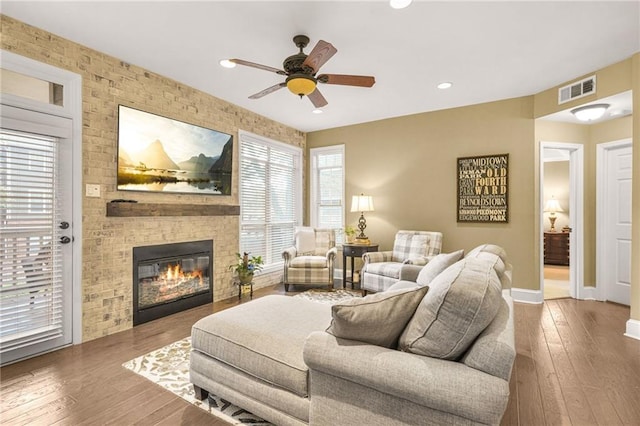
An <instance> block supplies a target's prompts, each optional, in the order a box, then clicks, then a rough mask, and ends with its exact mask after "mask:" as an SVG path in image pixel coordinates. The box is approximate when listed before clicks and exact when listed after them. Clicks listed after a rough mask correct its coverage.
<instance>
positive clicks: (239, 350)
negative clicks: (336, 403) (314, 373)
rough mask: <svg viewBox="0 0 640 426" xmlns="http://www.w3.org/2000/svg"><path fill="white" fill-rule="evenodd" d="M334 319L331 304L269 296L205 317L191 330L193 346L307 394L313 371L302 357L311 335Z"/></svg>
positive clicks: (227, 362)
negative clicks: (308, 337) (309, 375)
mask: <svg viewBox="0 0 640 426" xmlns="http://www.w3.org/2000/svg"><path fill="white" fill-rule="evenodd" d="M330 322H331V306H330V305H328V304H323V303H317V302H312V301H309V300H304V299H300V298H293V297H290V296H280V295H273V296H266V297H263V298H260V299H256V300H253V301H251V302H249V303H245V304H242V305H238V306H236V307H234V308H231V309H227V310H224V311H221V312H217V313H215V314H212V315H209V316H208V317H206V318H203V319H201V320H199V321H198V322H196V323H195V324H194V325H193V328H192V330H191V345H192V350H193V351H197V352H200V353H202V354H204V355H206V356H209V357H211V358H213V359H215V360H218V361H220V362H222V363H224V364H227V365H229V366H230V367H233V368H235V369H238V370H240V371H242V372H243V373H245V374H248V375H250V376H253V377H255V378H257V379H259V380H262V381H264V382H267V383H269V384H272V385H275V386H278V387H280V388H283V389H285V390H287V391H289V392H291V393H294V394H296V395H298V396H300V397H303V398H304V397H306V396H307V395H308V386H307V384H308V374H309V369H308V367H307V365H306V364H305V363H304V360H303V357H302V348H303V346H304V342H305V339H306V338H307V336H308V335H309V334H311V333H312V332H313V331H321V330H326V328H327V327H328V326H329V324H330ZM212 379H213V380H214V381H215V378H212Z"/></svg>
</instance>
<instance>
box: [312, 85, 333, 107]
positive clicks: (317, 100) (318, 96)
mask: <svg viewBox="0 0 640 426" xmlns="http://www.w3.org/2000/svg"><path fill="white" fill-rule="evenodd" d="M307 98H309V100H310V101H311V103H312V104H313V106H314V107H316V108H322V107H323V106H325V105H327V104H328V103H329V102H327V100H326V99H325V98H324V96H322V93H320V91H319V90H318V88H317V87H316V90H314V91H313V92H311V93H309V94H308V95H307Z"/></svg>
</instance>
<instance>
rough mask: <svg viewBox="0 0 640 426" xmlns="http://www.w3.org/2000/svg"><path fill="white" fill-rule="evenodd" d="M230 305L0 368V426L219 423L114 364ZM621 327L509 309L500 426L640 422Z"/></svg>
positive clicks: (615, 312)
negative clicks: (511, 349)
mask: <svg viewBox="0 0 640 426" xmlns="http://www.w3.org/2000/svg"><path fill="white" fill-rule="evenodd" d="M293 290H294V292H295V291H304V290H306V288H300V287H298V288H295V287H294V288H293ZM267 294H284V292H283V289H282V286H277V287H271V288H267V289H261V290H257V291H256V292H255V294H254V297H261V296H264V295H267ZM292 294H295V293H289V295H292ZM248 300H249V299H247V298H243V299H242V303H246V302H248ZM237 303H238V301H237V299H235V298H233V299H229V300H226V301H222V302H216V303H214V304H213V306H212V305H205V306H202V307H199V308H195V309H191V310H189V311H186V312H182V313H179V314H175V315H172V316H171V317H167V318H163V319H160V320H156V321H152V322H150V323H147V324H143V325H140V326H138V327H135V328H133V329H131V330H127V331H123V332H121V333H118V334H114V335H112V336H108V337H104V338H101V339H96V340H93V341H91V342H88V343H84V344H82V345H77V346H73V347H69V348H66V349H62V350H60V351H57V352H53V353H50V354H47V355H42V356H39V357H36V358H32V359H29V360H26V361H22V362H20V363H17V364H13V365H9V366H7V367H4V368H2V369H0V397H1V402H0V423H2V424H3V425H5V424H7V425H21V424H35V425H39V424H42V425H50V424H63V425H79V424H115V425H128V424H135V425H176V424H189V425H195V424H208V425H225V424H226V423H225V422H222V421H221V420H218V419H216V418H214V417H212V416H211V415H209V414H208V413H206V412H204V411H203V410H200V409H199V408H197V407H194V406H192V405H191V404H189V403H187V402H185V401H183V400H182V399H181V398H179V397H176V396H174V395H173V394H172V393H170V392H168V391H165V390H164V389H162V388H160V387H159V386H157V385H155V384H153V383H151V382H149V381H148V380H146V379H144V378H142V377H140V376H138V375H136V374H134V373H131V372H129V371H128V370H125V369H124V368H123V367H122V363H124V362H125V361H128V360H130V359H133V358H135V357H137V356H140V355H143V354H145V353H147V352H150V351H152V350H154V349H157V348H159V347H161V346H164V345H166V344H169V343H171V342H174V341H176V340H178V339H181V338H183V337H186V336H188V335H189V334H190V331H191V325H192V324H193V323H194V322H195V321H197V320H198V319H199V318H202V317H204V316H206V315H209V314H210V313H211V312H212V311H216V312H217V311H220V310H223V309H226V308H229V307H231V306H235V305H236V304H237ZM628 319H629V308H628V307H624V306H620V305H616V304H612V303H602V302H593V301H576V300H573V299H559V300H550V301H546V302H545V304H544V305H526V304H518V303H517V304H516V306H515V324H516V346H517V358H516V363H515V366H514V369H513V373H512V376H511V396H510V402H509V405H508V407H507V411H506V413H505V416H504V418H503V421H502V424H503V425H523V426H525V425H527V426H528V425H545V424H547V425H556V424H573V425H591V424H594V425H616V424H629V425H631V424H634V425H637V424H640V341H638V340H634V339H630V338H628V337H624V336H623V335H622V333H623V330H624V329H625V323H626V321H627V320H628Z"/></svg>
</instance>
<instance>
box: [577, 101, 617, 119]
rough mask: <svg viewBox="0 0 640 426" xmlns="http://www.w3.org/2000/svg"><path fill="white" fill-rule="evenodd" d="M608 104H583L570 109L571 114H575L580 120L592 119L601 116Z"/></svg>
mask: <svg viewBox="0 0 640 426" xmlns="http://www.w3.org/2000/svg"><path fill="white" fill-rule="evenodd" d="M610 106H611V105H609V104H593V105H585V106H583V107H579V108H574V109H572V110H571V114H573V115H575V116H576V118H577V119H578V120H580V121H594V120H597V119H599V118H600V117H602V116H603V115H604V113H605V111H606V110H607V108H609V107H610Z"/></svg>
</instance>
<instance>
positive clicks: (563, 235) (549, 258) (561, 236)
mask: <svg viewBox="0 0 640 426" xmlns="http://www.w3.org/2000/svg"><path fill="white" fill-rule="evenodd" d="M569 235H570V234H569V233H568V232H545V233H544V263H545V265H569Z"/></svg>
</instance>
